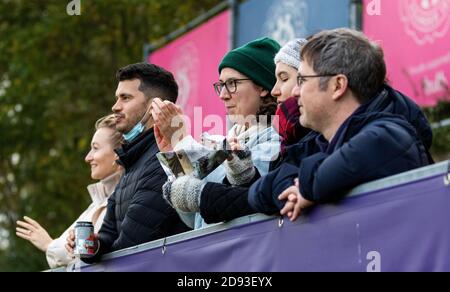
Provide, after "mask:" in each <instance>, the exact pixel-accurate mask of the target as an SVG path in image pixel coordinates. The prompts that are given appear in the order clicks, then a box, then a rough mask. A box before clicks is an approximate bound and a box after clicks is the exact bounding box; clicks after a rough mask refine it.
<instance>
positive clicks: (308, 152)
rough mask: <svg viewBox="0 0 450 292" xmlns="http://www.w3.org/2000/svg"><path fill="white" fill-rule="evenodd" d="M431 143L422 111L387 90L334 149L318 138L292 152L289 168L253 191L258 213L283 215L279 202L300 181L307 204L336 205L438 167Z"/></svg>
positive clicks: (361, 111)
mask: <svg viewBox="0 0 450 292" xmlns="http://www.w3.org/2000/svg"><path fill="white" fill-rule="evenodd" d="M431 143H432V131H431V127H430V125H429V123H428V121H427V119H426V118H425V116H424V114H423V112H422V111H421V109H420V108H419V106H417V105H416V104H415V103H414V102H413V101H412V100H410V99H409V98H408V97H406V96H404V95H403V94H401V93H400V92H398V91H396V90H394V89H392V88H391V87H389V86H388V85H386V86H385V87H384V88H383V90H382V91H381V92H380V94H378V95H377V96H376V97H375V98H373V99H371V100H370V101H369V102H368V103H367V104H365V105H362V106H361V107H360V108H358V109H357V110H356V111H355V113H354V114H353V115H352V116H351V117H349V118H348V119H347V121H346V122H345V123H344V124H343V125H341V127H340V129H339V131H338V133H337V134H336V135H335V137H334V139H333V141H331V143H328V142H327V141H326V140H325V139H324V138H323V136H322V135H320V134H319V133H316V132H312V133H310V134H309V135H307V136H306V137H305V138H304V139H303V140H302V141H300V142H299V143H298V144H297V145H294V146H292V147H291V148H289V149H288V155H287V157H286V159H285V161H284V163H282V164H281V166H280V167H279V168H278V169H276V170H274V171H272V172H270V173H269V174H268V175H267V176H265V177H263V178H261V179H260V180H258V181H257V182H256V183H255V184H254V185H253V186H252V187H251V189H250V191H249V197H248V199H249V203H250V205H251V207H252V208H253V209H255V210H257V211H258V212H262V213H266V214H274V213H276V212H278V211H279V210H280V209H281V208H282V207H283V206H284V202H280V201H279V200H278V199H277V197H278V195H280V194H281V193H282V192H283V191H284V190H285V189H287V188H289V187H290V186H292V185H293V180H294V178H299V180H300V192H301V194H302V196H303V197H305V198H306V199H308V200H310V201H315V202H329V201H334V200H337V199H339V198H341V197H342V196H343V195H344V194H345V193H346V192H347V191H349V190H350V189H351V188H353V187H355V186H357V185H359V184H362V183H365V182H369V181H371V180H375V179H379V178H383V177H386V176H390V175H394V174H397V173H400V172H404V171H408V170H411V169H414V168H418V167H422V166H426V165H429V164H431V163H433V160H432V158H431V155H430V154H429V148H430V147H431ZM380 163H381V164H380Z"/></svg>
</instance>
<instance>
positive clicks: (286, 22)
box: [263, 0, 308, 45]
mask: <svg viewBox="0 0 450 292" xmlns="http://www.w3.org/2000/svg"><path fill="white" fill-rule="evenodd" d="M307 21H308V4H307V3H306V1H305V0H281V1H280V0H275V1H274V2H273V4H272V5H271V6H270V8H269V10H268V12H267V16H266V22H265V23H264V25H263V28H264V29H263V35H267V36H269V37H271V38H273V39H274V40H276V41H278V42H279V43H280V44H281V45H284V44H286V43H287V42H289V41H290V40H293V39H294V38H297V37H305V36H306V34H307V31H306V23H307Z"/></svg>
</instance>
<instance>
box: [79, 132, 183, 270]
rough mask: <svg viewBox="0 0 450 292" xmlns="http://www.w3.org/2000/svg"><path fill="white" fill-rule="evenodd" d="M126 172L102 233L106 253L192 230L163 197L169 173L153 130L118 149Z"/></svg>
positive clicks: (92, 260)
mask: <svg viewBox="0 0 450 292" xmlns="http://www.w3.org/2000/svg"><path fill="white" fill-rule="evenodd" d="M116 152H117V154H118V155H119V163H120V164H121V165H122V166H123V167H124V168H125V173H124V175H123V176H122V178H121V179H120V181H119V184H118V185H117V187H116V190H115V192H114V193H113V194H112V195H111V197H110V198H109V200H108V206H107V212H106V215H105V219H104V221H103V225H102V228H101V229H100V232H99V237H100V250H99V252H98V254H97V256H96V257H95V258H93V259H89V260H85V261H86V262H94V261H96V260H98V259H99V258H100V256H101V255H102V254H105V253H109V252H112V251H116V250H120V249H124V248H127V247H131V246H135V245H138V244H141V243H145V242H149V241H153V240H156V239H159V238H163V237H167V236H171V235H174V234H177V233H180V232H184V231H187V230H188V227H187V226H186V225H185V224H184V223H182V221H181V219H180V218H179V216H178V214H177V213H176V211H175V210H174V209H173V208H172V207H170V205H169V204H167V202H166V201H165V200H164V199H163V197H162V185H163V184H164V182H166V181H167V176H166V174H165V173H164V171H163V169H162V168H161V166H160V163H159V161H158V159H157V158H156V154H157V153H158V152H159V150H158V147H157V144H156V140H155V137H154V132H153V129H150V130H148V131H147V132H145V133H143V134H141V135H140V136H139V137H138V138H136V140H135V141H133V142H132V143H130V144H125V145H123V146H122V148H120V149H118V150H116Z"/></svg>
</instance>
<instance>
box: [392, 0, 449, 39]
mask: <svg viewBox="0 0 450 292" xmlns="http://www.w3.org/2000/svg"><path fill="white" fill-rule="evenodd" d="M400 17H401V20H402V21H403V22H404V24H405V31H406V33H407V34H408V35H409V36H411V37H412V38H413V39H414V41H415V42H416V43H417V44H418V45H425V44H426V43H430V44H432V43H434V41H435V40H436V39H439V38H442V37H444V36H445V35H446V33H447V31H448V29H449V27H450V0H401V1H400Z"/></svg>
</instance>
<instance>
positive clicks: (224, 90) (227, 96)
mask: <svg viewBox="0 0 450 292" xmlns="http://www.w3.org/2000/svg"><path fill="white" fill-rule="evenodd" d="M219 97H220V99H221V100H223V101H225V100H229V99H230V98H231V94H230V93H229V92H228V90H227V88H226V87H225V86H224V87H222V89H221V90H220V96H219Z"/></svg>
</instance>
